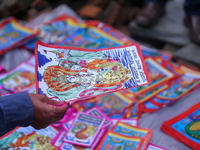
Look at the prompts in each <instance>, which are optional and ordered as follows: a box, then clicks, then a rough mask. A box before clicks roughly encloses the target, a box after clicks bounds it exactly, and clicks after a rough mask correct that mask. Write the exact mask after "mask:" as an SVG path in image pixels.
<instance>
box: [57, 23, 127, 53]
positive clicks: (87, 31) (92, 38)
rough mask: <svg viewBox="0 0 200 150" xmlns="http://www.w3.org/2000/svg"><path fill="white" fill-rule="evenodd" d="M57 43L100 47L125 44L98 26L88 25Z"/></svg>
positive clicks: (92, 47) (93, 47)
mask: <svg viewBox="0 0 200 150" xmlns="http://www.w3.org/2000/svg"><path fill="white" fill-rule="evenodd" d="M55 45H59V46H74V47H80V48H85V49H99V48H108V47H117V46H121V45H123V43H122V42H121V41H120V40H118V39H116V38H114V37H112V36H111V35H109V34H107V33H105V32H103V31H101V30H99V29H97V28H94V27H87V26H86V27H84V28H81V29H80V30H77V31H76V32H74V33H72V34H71V35H70V36H68V37H66V38H65V39H63V40H62V41H60V42H58V43H55Z"/></svg>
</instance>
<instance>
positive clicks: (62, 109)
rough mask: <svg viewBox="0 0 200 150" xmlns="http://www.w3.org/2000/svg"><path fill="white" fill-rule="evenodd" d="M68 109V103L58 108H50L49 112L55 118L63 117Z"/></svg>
mask: <svg viewBox="0 0 200 150" xmlns="http://www.w3.org/2000/svg"><path fill="white" fill-rule="evenodd" d="M68 108H69V103H65V104H63V105H60V106H55V105H54V106H52V108H51V110H52V111H53V112H54V113H55V114H56V115H57V116H64V114H65V113H66V111H67V110H68Z"/></svg>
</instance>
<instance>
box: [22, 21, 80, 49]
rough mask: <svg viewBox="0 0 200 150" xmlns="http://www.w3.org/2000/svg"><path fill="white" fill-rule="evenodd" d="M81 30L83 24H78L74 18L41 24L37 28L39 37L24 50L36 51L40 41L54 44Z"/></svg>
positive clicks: (25, 46)
mask: <svg viewBox="0 0 200 150" xmlns="http://www.w3.org/2000/svg"><path fill="white" fill-rule="evenodd" d="M80 28H81V24H78V23H77V22H76V21H75V20H74V19H72V18H67V19H66V18H63V19H62V20H53V21H50V22H46V23H43V24H40V25H38V26H36V27H35V29H36V30H38V31H40V33H39V35H38V37H37V38H36V39H34V40H32V41H30V42H29V43H27V44H26V45H24V46H23V48H26V49H28V50H32V51H34V50H35V45H36V42H37V41H38V40H40V41H42V42H44V43H48V44H54V43H56V42H58V41H61V40H62V39H64V38H65V37H67V36H69V35H70V34H71V33H74V32H76V30H79V29H80Z"/></svg>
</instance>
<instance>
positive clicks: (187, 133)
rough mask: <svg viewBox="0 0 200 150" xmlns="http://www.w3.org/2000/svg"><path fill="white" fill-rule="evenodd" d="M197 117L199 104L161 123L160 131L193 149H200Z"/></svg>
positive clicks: (199, 122) (199, 113) (198, 120)
mask: <svg viewBox="0 0 200 150" xmlns="http://www.w3.org/2000/svg"><path fill="white" fill-rule="evenodd" d="M199 116H200V103H197V104H195V105H194V106H192V107H191V108H189V109H188V110H186V111H185V112H183V113H182V114H180V115H178V116H176V117H174V118H172V119H170V120H168V121H165V122H163V124H162V127H161V130H163V131H164V132H165V133H167V134H168V135H170V136H172V137H173V138H175V139H176V140H178V141H180V142H182V143H184V144H186V145H188V146H190V147H191V148H193V149H196V150H197V149H200V141H199V139H200V136H199V128H200V125H199V124H200V117H199Z"/></svg>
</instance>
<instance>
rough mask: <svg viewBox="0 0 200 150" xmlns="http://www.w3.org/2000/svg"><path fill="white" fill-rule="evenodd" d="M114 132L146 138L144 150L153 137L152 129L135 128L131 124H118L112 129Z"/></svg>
mask: <svg viewBox="0 0 200 150" xmlns="http://www.w3.org/2000/svg"><path fill="white" fill-rule="evenodd" d="M112 131H113V132H117V133H120V134H122V135H127V136H132V137H141V138H144V143H143V146H142V149H143V150H145V148H146V147H147V144H148V142H149V141H150V139H151V137H152V135H153V134H152V130H151V129H147V128H140V127H135V126H131V125H129V124H126V123H123V122H118V123H117V124H116V125H115V126H114V127H113V128H112Z"/></svg>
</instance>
